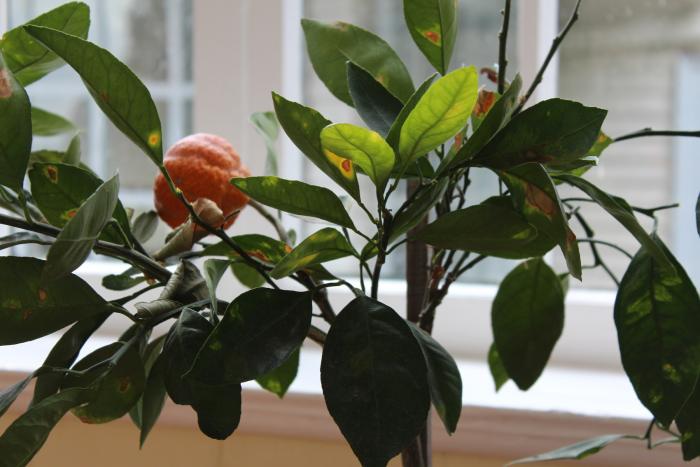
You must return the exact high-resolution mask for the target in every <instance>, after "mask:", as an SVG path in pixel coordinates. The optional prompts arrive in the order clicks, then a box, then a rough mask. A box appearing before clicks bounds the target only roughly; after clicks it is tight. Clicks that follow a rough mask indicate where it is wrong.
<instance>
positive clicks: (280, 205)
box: [231, 177, 355, 229]
mask: <svg viewBox="0 0 700 467" xmlns="http://www.w3.org/2000/svg"><path fill="white" fill-rule="evenodd" d="M231 183H232V184H233V185H234V186H235V187H236V188H238V189H239V190H241V191H242V192H243V193H245V194H247V195H248V196H250V197H251V198H253V199H254V200H256V201H258V202H260V203H262V204H265V205H267V206H270V207H272V208H275V209H279V210H281V211H284V212H289V213H292V214H299V215H302V216H310V217H317V218H319V219H323V220H325V221H328V222H332V223H333V224H338V225H340V226H343V227H348V228H350V229H354V228H355V225H354V224H353V222H352V219H350V216H349V215H348V212H347V211H346V210H345V207H344V206H343V203H342V201H340V199H339V198H338V197H337V196H336V195H335V193H333V192H332V191H331V190H329V189H328V188H323V187H320V186H315V185H309V184H308V183H304V182H297V181H294V180H285V179H283V178H278V177H247V178H242V177H241V178H232V179H231Z"/></svg>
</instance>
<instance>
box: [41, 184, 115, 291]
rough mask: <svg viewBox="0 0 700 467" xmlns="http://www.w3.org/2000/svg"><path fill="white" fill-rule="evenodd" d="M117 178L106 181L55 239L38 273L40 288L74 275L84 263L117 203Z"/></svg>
mask: <svg viewBox="0 0 700 467" xmlns="http://www.w3.org/2000/svg"><path fill="white" fill-rule="evenodd" d="M118 196H119V176H118V175H115V176H114V177H112V178H110V179H109V180H107V181H106V182H105V183H103V184H102V185H100V187H99V188H97V190H96V191H95V192H94V193H93V194H92V195H90V197H89V198H88V199H87V200H85V202H84V203H83V204H82V206H80V208H79V209H78V211H77V212H76V213H75V215H74V216H73V217H71V218H70V219H69V220H68V222H66V225H65V226H64V227H63V230H61V233H60V234H58V237H56V241H55V242H54V244H53V245H51V248H50V249H49V252H48V254H47V255H46V264H45V265H44V269H43V271H42V272H41V281H42V283H43V284H47V283H49V282H52V281H55V280H56V279H59V278H61V277H63V276H65V275H66V274H69V273H71V272H73V271H75V270H76V269H77V268H78V267H79V266H80V265H81V264H83V262H84V261H85V260H86V259H87V257H88V255H89V254H90V251H92V248H93V246H95V243H96V242H97V239H98V237H99V236H100V233H101V232H102V230H104V228H105V227H106V226H107V223H108V222H109V221H110V220H111V219H112V213H113V212H114V209H115V208H116V207H117V203H118V202H119V198H118Z"/></svg>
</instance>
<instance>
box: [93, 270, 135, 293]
mask: <svg viewBox="0 0 700 467" xmlns="http://www.w3.org/2000/svg"><path fill="white" fill-rule="evenodd" d="M145 281H146V276H145V275H144V274H143V273H142V272H141V270H140V269H137V268H134V267H130V268H128V269H126V270H125V271H124V272H122V273H120V274H108V275H106V276H104V277H103V278H102V287H104V288H106V289H109V290H127V289H130V288H132V287H135V286H137V285H139V284H140V283H142V282H145Z"/></svg>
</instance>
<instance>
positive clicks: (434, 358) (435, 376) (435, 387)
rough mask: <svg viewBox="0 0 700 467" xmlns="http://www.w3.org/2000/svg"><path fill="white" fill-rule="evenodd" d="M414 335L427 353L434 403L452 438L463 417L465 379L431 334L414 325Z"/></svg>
mask: <svg viewBox="0 0 700 467" xmlns="http://www.w3.org/2000/svg"><path fill="white" fill-rule="evenodd" d="M408 325H409V327H410V328H411V332H412V333H413V335H414V336H415V337H416V341H418V344H419V345H420V347H421V350H422V351H423V356H424V357H425V364H426V367H427V368H428V386H429V387H430V399H431V400H432V401H433V405H434V406H435V410H436V411H437V413H438V415H439V416H440V420H442V423H443V424H444V425H445V429H446V430H447V432H448V433H449V434H452V433H454V432H455V431H456V430H457V422H459V416H460V415H461V413H462V377H461V376H460V374H459V368H458V367H457V363H456V362H455V360H454V358H452V355H450V353H449V352H448V351H447V350H445V348H444V347H443V346H441V345H440V343H439V342H438V341H436V340H435V339H434V338H433V337H431V336H430V334H428V333H426V332H424V331H423V330H422V329H420V328H419V327H418V326H416V325H414V324H413V323H408Z"/></svg>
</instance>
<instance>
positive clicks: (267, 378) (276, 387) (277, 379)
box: [255, 349, 299, 399]
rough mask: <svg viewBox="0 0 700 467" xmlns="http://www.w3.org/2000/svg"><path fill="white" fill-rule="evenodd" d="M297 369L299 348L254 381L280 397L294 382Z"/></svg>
mask: <svg viewBox="0 0 700 467" xmlns="http://www.w3.org/2000/svg"><path fill="white" fill-rule="evenodd" d="M298 369H299V349H297V350H295V351H294V352H292V355H290V356H289V358H288V359H287V360H286V361H285V362H284V363H283V364H281V365H280V366H278V367H277V368H275V369H274V370H272V371H270V372H268V373H266V374H264V375H262V376H259V377H257V378H256V379H255V381H256V382H257V383H258V384H259V385H260V387H262V388H263V389H265V390H267V391H270V392H271V393H273V394H275V395H277V397H279V398H280V399H282V398H283V397H284V395H285V394H286V393H287V389H289V386H290V385H291V384H292V383H293V382H294V378H296V376H297V371H298Z"/></svg>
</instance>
